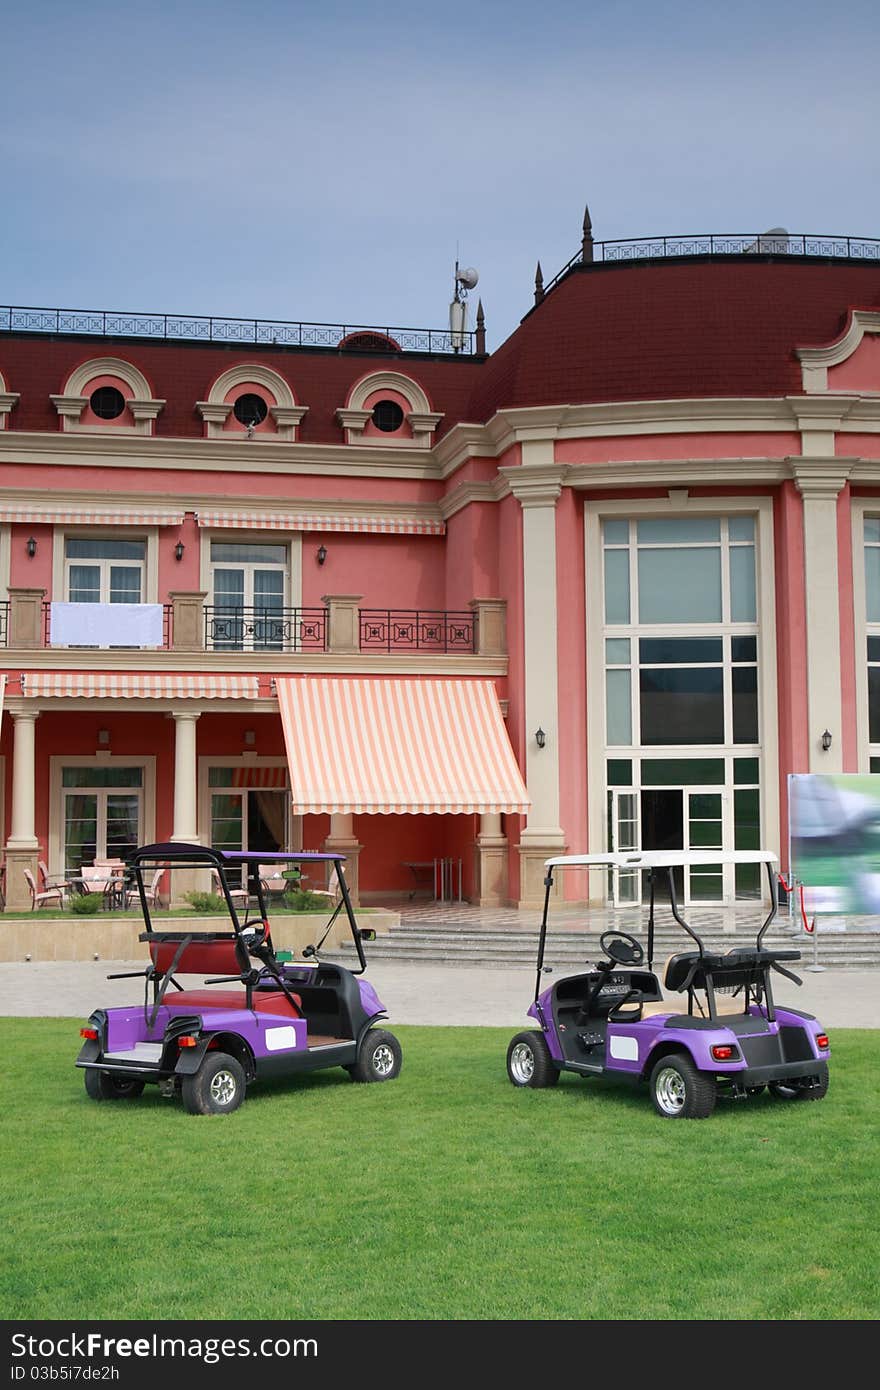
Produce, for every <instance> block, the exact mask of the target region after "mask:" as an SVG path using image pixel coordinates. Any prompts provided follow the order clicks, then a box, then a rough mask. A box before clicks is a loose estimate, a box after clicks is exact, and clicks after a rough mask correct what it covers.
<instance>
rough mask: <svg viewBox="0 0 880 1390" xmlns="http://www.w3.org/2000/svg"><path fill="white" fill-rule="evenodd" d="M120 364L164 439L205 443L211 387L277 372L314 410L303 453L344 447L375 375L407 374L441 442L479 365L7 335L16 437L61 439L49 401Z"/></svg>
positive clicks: (460, 415) (5, 367)
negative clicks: (84, 369) (78, 380)
mask: <svg viewBox="0 0 880 1390" xmlns="http://www.w3.org/2000/svg"><path fill="white" fill-rule="evenodd" d="M98 357H119V358H122V359H123V361H126V362H130V363H131V364H132V365H133V366H135V367H139V368H140V370H141V371H142V372H143V374H144V376H145V377H146V378H147V380H148V382H149V383H150V387H151V389H152V392H153V396H154V398H156V399H158V400H164V401H165V402H166V404H165V406H164V408H163V410H162V411H161V413H160V414H159V416H158V418H157V420H156V434H157V435H166V436H168V435H171V436H181V435H183V436H190V437H196V438H200V437H201V436H202V434H203V432H204V431H203V424H202V417H201V415H200V414H199V413H198V411H197V410H196V401H205V400H207V399H208V392H209V390H210V388H211V383H212V382H213V381H215V380H216V378H217V377H218V376H219V375H220V374H221V372H225V371H226V370H227V369H228V368H229V367H233V366H235V365H236V364H237V363H239V362H258V363H260V364H261V365H262V366H265V367H271V368H272V369H273V370H274V371H276V372H278V373H279V375H280V376H282V377H284V379H285V380H286V381H287V382H288V383H289V384H290V386H291V389H292V390H293V393H294V395H295V397H296V400H297V403H298V404H300V405H307V406H308V407H309V410H308V414H307V415H306V416H305V418H304V420H303V423H302V425H301V427H300V430H299V438H300V440H301V442H302V443H304V444H342V443H344V440H345V435H344V432H343V429H342V426H341V425H340V424H339V422H338V421H337V420H336V418H335V417H336V411H337V409H338V408H339V406H342V405H345V402H346V398H347V396H348V393H349V390H350V388H351V387H352V386H353V385H354V383H355V382H356V381H359V380H360V379H361V377H363V376H366V375H367V374H368V373H370V372H378V371H392V372H402V373H403V374H404V375H405V376H409V377H412V378H413V380H414V381H416V382H418V384H419V385H420V386H421V387H422V389H423V390H424V391H425V393H426V394H427V396H428V399H429V400H430V402H431V409H432V410H438V411H442V412H443V416H444V418H443V420H442V421H441V422H440V425H439V427H438V430H437V434H436V435H435V438H440V437H441V436H442V435H443V434H445V432H446V431H447V430H448V429H451V427H452V426H453V425H454V424H455V423H456V422H457V421H458V420H463V419H466V418H467V412H466V410H465V406H466V404H467V401H468V398H469V397H470V394H471V392H472V391H473V386H474V377H475V376H476V374H477V373H478V372H479V370H480V368H479V363H478V362H477V361H476V360H475V359H474V358H471V357H466V356H462V357H450V358H446V359H443V360H439V359H436V358H427V357H426V358H414V357H407V356H400V357H398V356H395V355H393V354H391V353H389V352H387V351H383V352H376V353H370V354H361V353H338V354H337V353H332V352H329V353H328V352H304V351H301V350H292V351H288V352H285V351H284V350H283V349H281V350H278V349H267V348H264V347H261V346H257V347H254V346H238V345H236V346H234V347H206V346H204V345H203V344H201V343H193V344H190V343H183V342H173V341H170V342H165V341H161V342H155V343H145V342H143V341H139V342H133V341H131V340H130V339H124V338H122V339H120V338H99V337H95V338H93V339H86V340H84V339H83V338H55V337H47V336H42V335H39V336H38V335H33V336H23V335H20V334H12V335H10V336H8V337H7V336H6V335H5V334H0V373H2V374H3V376H4V378H5V380H6V388H7V390H9V391H17V392H18V393H19V397H20V399H19V401H18V403H17V405H16V407H15V409H14V410H13V411H12V413H11V415H10V417H9V426H10V428H11V429H18V430H57V429H58V428H59V420H58V413H57V411H56V409H55V407H54V405H53V404H52V402H51V401H50V400H49V396H50V395H60V394H61V393H62V391H63V389H64V383H65V381H66V380H67V378H68V376H69V375H70V373H71V372H72V371H73V369H74V368H75V367H78V366H79V365H80V363H82V362H88V361H89V360H90V359H91V358H98Z"/></svg>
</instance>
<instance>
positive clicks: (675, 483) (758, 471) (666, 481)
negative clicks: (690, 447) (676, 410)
mask: <svg viewBox="0 0 880 1390" xmlns="http://www.w3.org/2000/svg"><path fill="white" fill-rule="evenodd" d="M790 477H791V471H790V469H789V467H788V465H787V463H786V461H785V460H784V459H773V458H753V459H718V460H714V459H705V458H703V459H634V460H632V462H627V461H615V462H614V463H579V464H570V465H569V467H568V472H567V475H566V479H565V481H566V484H567V485H568V486H570V487H573V488H576V489H578V490H579V491H591V490H595V489H598V488H609V487H615V488H621V489H623V488H627V489H629V488H636V487H674V488H695V487H718V486H723V485H725V484H733V485H737V484H746V483H749V484H753V483H765V484H774V483H781V482H785V480H786V479H787V478H790Z"/></svg>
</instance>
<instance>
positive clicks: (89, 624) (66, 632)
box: [49, 603, 162, 647]
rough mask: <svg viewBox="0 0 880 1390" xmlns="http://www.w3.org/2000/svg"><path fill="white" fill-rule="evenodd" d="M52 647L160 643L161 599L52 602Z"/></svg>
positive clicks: (129, 645)
mask: <svg viewBox="0 0 880 1390" xmlns="http://www.w3.org/2000/svg"><path fill="white" fill-rule="evenodd" d="M49 633H50V635H49V645H50V646H52V647H161V646H162V605H161V603H53V604H51V605H50V629H49Z"/></svg>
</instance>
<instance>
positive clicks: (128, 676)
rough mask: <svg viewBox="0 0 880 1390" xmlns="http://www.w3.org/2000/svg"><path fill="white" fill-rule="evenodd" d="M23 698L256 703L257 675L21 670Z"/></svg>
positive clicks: (257, 690) (257, 692) (257, 693)
mask: <svg viewBox="0 0 880 1390" xmlns="http://www.w3.org/2000/svg"><path fill="white" fill-rule="evenodd" d="M21 690H22V694H23V695H33V696H42V697H44V698H52V699H58V698H64V697H66V698H70V697H71V696H73V697H74V698H76V697H78V698H80V699H89V700H112V699H130V700H132V699H138V700H144V699H146V700H256V699H257V698H258V696H259V679H258V677H257V676H227V675H208V674H203V673H195V674H192V675H176V674H173V673H165V672H152V671H24V672H22V677H21Z"/></svg>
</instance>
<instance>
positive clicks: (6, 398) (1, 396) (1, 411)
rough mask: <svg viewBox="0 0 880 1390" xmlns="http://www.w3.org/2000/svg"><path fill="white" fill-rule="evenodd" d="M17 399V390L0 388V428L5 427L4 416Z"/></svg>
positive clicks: (1, 382) (0, 379)
mask: <svg viewBox="0 0 880 1390" xmlns="http://www.w3.org/2000/svg"><path fill="white" fill-rule="evenodd" d="M2 386H3V377H2V375H0V387H2ZM19 399H20V393H19V392H18V391H4V390H0V430H2V429H5V428H6V417H7V415H8V414H9V412H10V410H11V409H12V407H13V406H14V405H15V402H16V401H17V400H19Z"/></svg>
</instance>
